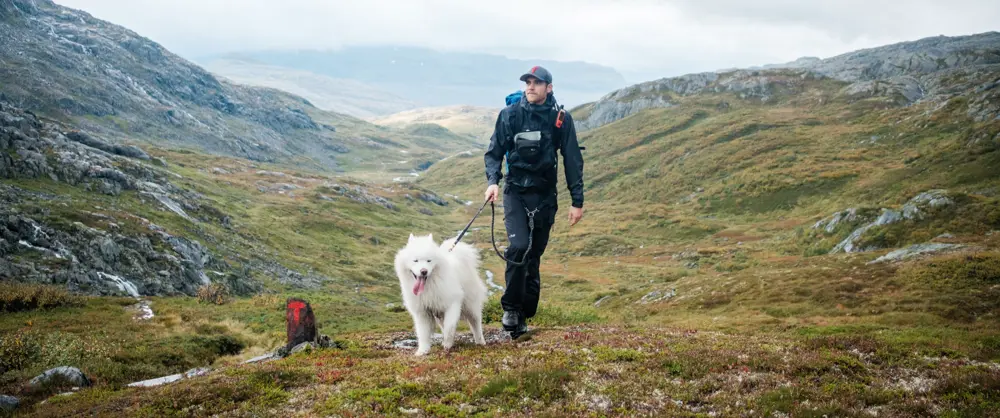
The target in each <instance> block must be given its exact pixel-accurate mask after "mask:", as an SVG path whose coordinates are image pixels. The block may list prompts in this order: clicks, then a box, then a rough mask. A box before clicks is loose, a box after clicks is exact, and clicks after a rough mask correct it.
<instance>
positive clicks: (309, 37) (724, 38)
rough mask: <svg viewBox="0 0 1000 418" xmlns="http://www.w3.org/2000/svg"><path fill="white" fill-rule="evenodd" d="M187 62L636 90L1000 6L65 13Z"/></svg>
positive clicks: (221, 0)
mask: <svg viewBox="0 0 1000 418" xmlns="http://www.w3.org/2000/svg"><path fill="white" fill-rule="evenodd" d="M55 1H56V2H57V3H59V4H62V5H65V6H69V7H73V8H77V9H83V10H85V11H87V12H90V13H91V14H92V15H94V16H95V17H98V18H101V19H105V20H109V21H111V22H113V23H116V24H120V25H123V26H125V27H128V28H129V29H132V30H134V31H136V32H138V33H139V34H141V35H143V36H146V37H149V38H151V39H152V40H154V41H156V42H159V43H161V44H162V45H164V46H165V47H166V48H167V49H170V50H172V51H174V52H176V53H178V54H180V55H182V56H185V57H188V58H192V57H197V56H201V55H206V54H213V53H219V52H230V51H237V50H250V49H264V48H309V49H326V48H338V47H341V46H356V45H401V46H418V47H428V48H433V49H438V50H445V51H470V52H485V53H495V54H500V55H506V56H508V57H511V58H525V59H532V58H538V59H555V60H567V61H587V62H592V63H596V64H602V65H607V66H611V67H614V68H615V69H617V70H619V71H620V72H621V73H622V74H624V75H625V76H626V78H627V79H628V81H629V82H637V81H643V80H647V79H653V78H659V77H664V76H676V75H681V74H686V73H692V72H700V71H713V70H717V69H722V68H731V67H747V66H752V65H760V64H770V63H779V62H787V61H791V60H794V59H796V58H798V57H801V56H818V57H820V58H826V57H830V56H833V55H837V54H840V53H844V52H849V51H852V50H856V49H860V48H867V47H873V46H879V45H884V44H888V43H894V42H900V41H906V40H915V39H919V38H923V37H928V36H937V35H947V36H954V35H967V34H973V33H980V32H987V31H994V30H1000V23H998V22H1000V1H997V0H937V1H935V0H909V1H901V0H900V1H897V0H829V1H828V0H749V1H748V0H601V1H597V0H566V1H564V0H545V1H538V0H535V1H525V0H497V1H479V0H475V1H473V0H350V1H347V0H280V1H279V0H55Z"/></svg>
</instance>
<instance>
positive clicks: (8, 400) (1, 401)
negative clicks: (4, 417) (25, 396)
mask: <svg viewBox="0 0 1000 418" xmlns="http://www.w3.org/2000/svg"><path fill="white" fill-rule="evenodd" d="M19 405H21V401H20V400H18V399H17V398H15V397H13V396H7V395H0V411H3V412H14V410H15V409H17V407H18V406H19Z"/></svg>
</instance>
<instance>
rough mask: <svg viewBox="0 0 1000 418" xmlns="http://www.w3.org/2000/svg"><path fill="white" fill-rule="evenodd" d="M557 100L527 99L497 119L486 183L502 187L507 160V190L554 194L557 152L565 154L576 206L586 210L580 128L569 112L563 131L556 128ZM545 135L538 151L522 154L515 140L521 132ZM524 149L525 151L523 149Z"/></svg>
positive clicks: (564, 162) (570, 189) (564, 163)
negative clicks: (576, 125)
mask: <svg viewBox="0 0 1000 418" xmlns="http://www.w3.org/2000/svg"><path fill="white" fill-rule="evenodd" d="M555 103H556V102H555V98H554V97H553V96H552V94H549V97H548V98H547V99H546V101H545V103H544V104H541V105H535V104H531V103H528V100H527V98H526V97H522V98H521V101H520V102H518V103H514V104H512V105H510V106H507V107H505V108H504V109H503V110H501V111H500V114H499V115H498V116H497V121H496V126H495V127H494V129H493V135H492V136H491V137H490V145H489V147H488V148H487V150H486V154H485V156H484V160H485V162H486V181H487V182H488V184H490V185H493V184H498V183H499V182H500V179H502V178H504V175H503V173H502V172H501V164H502V163H503V161H504V158H506V159H507V181H506V183H507V187H511V186H513V187H515V188H517V189H520V190H524V191H537V192H549V191H552V192H554V191H555V190H556V188H557V184H556V179H557V165H558V164H557V163H556V152H557V151H556V150H557V149H558V152H559V153H561V154H562V157H563V167H564V170H565V175H566V187H567V188H568V189H569V193H570V197H571V199H572V205H573V206H574V207H577V208H582V207H583V155H582V154H581V153H580V146H579V144H578V143H577V139H576V128H575V127H574V126H573V118H572V116H570V114H569V112H565V114H564V119H563V125H562V128H556V127H555V117H556V114H557V112H558V111H557V110H556V108H555ZM515 125H516V126H515ZM528 131H540V132H542V140H541V145H540V147H539V149H538V150H535V151H536V152H530V153H527V154H526V153H524V152H520V151H519V149H518V146H517V144H515V141H514V135H515V134H516V133H518V132H528ZM522 149H523V148H522Z"/></svg>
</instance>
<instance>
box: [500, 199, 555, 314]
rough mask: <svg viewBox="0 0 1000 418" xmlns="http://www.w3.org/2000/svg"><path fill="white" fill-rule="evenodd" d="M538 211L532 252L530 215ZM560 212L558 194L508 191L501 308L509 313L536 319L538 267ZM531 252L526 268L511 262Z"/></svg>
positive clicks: (538, 292)
mask: <svg viewBox="0 0 1000 418" xmlns="http://www.w3.org/2000/svg"><path fill="white" fill-rule="evenodd" d="M525 209H527V211H533V210H536V209H537V210H538V211H537V212H536V213H535V215H534V219H535V228H534V234H533V235H532V239H531V249H530V250H529V249H528V236H529V230H530V228H529V223H528V212H527V211H526V210H525ZM558 210H559V206H558V201H557V200H556V194H555V193H552V192H549V193H532V192H526V193H522V192H518V191H517V190H512V189H511V188H509V187H507V188H504V196H503V213H504V220H503V223H504V226H505V227H506V229H507V242H508V245H507V250H506V251H504V258H506V259H507V260H508V261H507V269H506V272H505V276H506V277H505V278H506V281H507V287H506V288H505V289H504V294H503V297H502V298H500V305H501V306H502V307H503V310H505V311H515V312H520V313H521V314H522V315H523V317H524V318H531V317H533V316H535V312H536V311H537V310H538V298H539V296H540V294H541V284H542V282H541V277H540V276H539V274H538V267H539V264H540V262H541V258H542V254H543V253H545V247H546V246H547V245H548V244H549V232H550V231H551V230H552V224H553V223H555V218H556V212H557V211H558ZM526 251H528V256H527V257H528V258H527V260H528V261H526V262H525V263H524V264H523V265H520V266H517V265H515V264H514V263H512V262H511V261H514V262H520V261H521V260H522V259H523V257H524V256H525V255H524V254H525V252H526Z"/></svg>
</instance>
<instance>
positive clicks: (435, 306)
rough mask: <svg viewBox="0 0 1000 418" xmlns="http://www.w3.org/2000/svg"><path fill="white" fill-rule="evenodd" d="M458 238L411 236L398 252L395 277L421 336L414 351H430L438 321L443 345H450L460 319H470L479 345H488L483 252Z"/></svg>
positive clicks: (417, 353) (417, 332) (422, 352)
mask: <svg viewBox="0 0 1000 418" xmlns="http://www.w3.org/2000/svg"><path fill="white" fill-rule="evenodd" d="M454 242H455V239H454V238H452V239H450V240H446V241H445V242H443V243H441V245H440V246H439V245H437V244H435V243H434V237H433V236H432V235H427V236H418V237H415V236H413V234H410V239H409V241H408V242H407V243H406V246H405V247H403V248H402V249H401V250H399V252H398V253H396V261H395V265H396V276H397V277H399V286H400V288H401V290H402V292H403V305H404V306H406V309H407V310H408V311H409V312H410V316H412V317H413V327H414V331H415V332H416V334H417V352H416V355H418V356H422V355H424V354H427V353H428V352H430V350H431V334H432V333H433V332H434V324H435V323H437V326H438V327H439V328H441V334H442V335H443V336H444V341H443V342H442V344H441V346H442V347H444V349H445V350H449V349H451V346H452V345H453V344H454V342H455V329H456V327H458V321H459V320H460V319H464V320H466V321H468V323H469V328H471V329H472V336H473V338H474V339H475V341H476V344H480V345H484V344H486V340H485V339H483V303H485V301H486V285H485V284H483V281H482V280H481V279H480V278H479V251H478V250H476V248H475V247H473V246H471V245H469V244H466V243H462V242H460V243H458V245H457V246H456V247H455V249H454V250H453V251H448V250H449V249H450V248H451V246H452V244H453V243H454Z"/></svg>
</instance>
